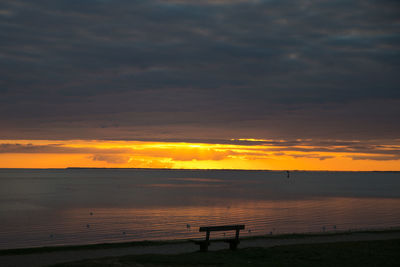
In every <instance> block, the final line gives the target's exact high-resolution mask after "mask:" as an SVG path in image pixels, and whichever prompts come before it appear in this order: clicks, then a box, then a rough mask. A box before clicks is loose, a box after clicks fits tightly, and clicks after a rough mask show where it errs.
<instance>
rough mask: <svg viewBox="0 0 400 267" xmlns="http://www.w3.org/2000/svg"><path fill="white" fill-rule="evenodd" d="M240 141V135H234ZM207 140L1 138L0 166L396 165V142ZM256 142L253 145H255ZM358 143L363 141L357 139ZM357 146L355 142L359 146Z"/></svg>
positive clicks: (392, 168) (365, 168)
mask: <svg viewBox="0 0 400 267" xmlns="http://www.w3.org/2000/svg"><path fill="white" fill-rule="evenodd" d="M232 141H238V140H232ZM239 141H245V142H247V143H246V144H235V143H232V144H229V143H228V144H208V143H178V142H143V141H100V140H92V141H88V140H2V141H0V168H66V167H71V166H73V167H111V168H120V167H123V168H190V169H262V170H351V171H359V170H361V171H372V170H381V171H384V170H386V171H395V170H397V171H398V170H400V160H399V159H398V158H397V157H396V155H394V156H393V155H392V154H391V151H397V150H398V149H399V148H400V146H396V145H376V146H371V144H368V147H369V148H370V151H368V152H365V151H363V152H362V153H360V151H357V150H356V149H354V148H353V147H338V146H333V145H331V146H326V147H323V148H321V147H316V146H313V145H311V143H305V144H303V145H291V146H288V145H286V143H285V141H282V145H279V141H278V145H277V144H275V145H265V144H262V143H261V144H260V141H268V140H254V139H246V140H244V139H243V140H239ZM253 143H254V144H253ZM360 145H362V144H361V143H360ZM360 145H359V146H360Z"/></svg>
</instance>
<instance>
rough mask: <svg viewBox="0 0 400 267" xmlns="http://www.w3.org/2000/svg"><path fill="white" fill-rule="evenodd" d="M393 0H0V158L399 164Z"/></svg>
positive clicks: (291, 165) (30, 163)
mask: <svg viewBox="0 0 400 267" xmlns="http://www.w3.org/2000/svg"><path fill="white" fill-rule="evenodd" d="M399 67H400V2H399V1H394V0H392V1H389V0H381V1H371V0H362V1H361V0H354V1H341V0H331V1H328V0H326V1H325V0H319V1H312V0H310V1H308V0H299V1H289V0H279V1H278V0H276V1H274V0H229V1H228V0H213V1H211V0H146V1H144V0H143V1H138V0H57V1H53V0H35V1H24V0H3V1H1V3H0V167H2V168H64V167H68V166H74V167H78V166H80V167H140V168H143V167H144V168H148V167H150V168H202V169H212V168H228V169H232V168H233V169H280V170H286V169H299V170H306V169H308V170H400V123H399V122H400V121H399V118H400V87H399V84H400V75H399V73H400V68H399Z"/></svg>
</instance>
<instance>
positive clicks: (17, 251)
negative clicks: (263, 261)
mask: <svg viewBox="0 0 400 267" xmlns="http://www.w3.org/2000/svg"><path fill="white" fill-rule="evenodd" d="M390 233H396V234H399V235H400V227H391V228H386V229H354V230H353V229H350V230H345V231H326V232H309V233H286V234H276V235H268V234H266V235H257V236H246V237H241V238H240V240H241V241H242V242H245V241H255V240H259V239H261V240H291V239H303V240H306V239H310V238H316V237H326V238H329V237H340V236H351V235H355V234H390ZM201 239H203V238H200V240H201ZM193 240H197V239H171V240H142V241H128V242H115V243H97V244H83V245H65V246H63V245H60V246H40V247H26V248H11V249H1V250H0V256H7V255H28V254H40V253H49V252H62V251H82V250H101V249H118V248H130V247H154V246H166V245H177V244H189V243H192V242H193ZM212 241H213V242H214V243H223V239H213V240H212Z"/></svg>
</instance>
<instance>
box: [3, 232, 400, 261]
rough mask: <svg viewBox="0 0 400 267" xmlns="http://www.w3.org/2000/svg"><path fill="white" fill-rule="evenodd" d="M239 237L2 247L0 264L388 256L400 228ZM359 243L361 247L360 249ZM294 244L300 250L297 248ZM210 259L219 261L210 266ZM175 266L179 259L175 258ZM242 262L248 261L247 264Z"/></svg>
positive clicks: (399, 237)
mask: <svg viewBox="0 0 400 267" xmlns="http://www.w3.org/2000/svg"><path fill="white" fill-rule="evenodd" d="M240 241H241V242H240V244H239V247H238V250H237V251H230V250H229V249H228V245H227V244H226V243H224V242H218V241H215V240H214V242H213V240H211V246H210V247H209V252H207V253H204V252H199V246H198V245H196V244H195V243H194V242H190V241H189V240H184V241H180V240H174V241H157V242H156V241H154V242H146V241H145V242H131V243H116V244H97V245H85V246H69V247H41V248H31V249H22V250H21V249H19V250H8V251H4V250H3V251H1V252H2V254H0V262H1V266H2V267H12V266H24V267H43V266H53V265H57V266H58V265H60V266H120V264H119V262H120V261H124V260H126V259H127V258H128V261H133V264H136V263H135V262H136V259H138V258H141V259H144V260H143V261H144V263H145V265H143V264H142V263H141V264H140V265H133V264H131V265H128V266H164V265H165V264H162V262H163V261H164V260H165V259H166V258H168V259H169V260H171V261H172V262H173V264H171V265H169V266H176V265H174V264H175V262H176V261H179V259H182V258H188V260H189V262H201V261H202V259H203V258H204V257H206V258H207V257H208V258H209V259H210V260H211V261H212V262H215V260H216V259H217V260H218V258H219V257H221V256H222V257H224V255H228V254H229V255H231V256H229V259H232V257H237V256H238V255H239V258H241V259H242V260H245V262H247V258H248V257H249V256H248V254H247V253H250V254H251V253H252V251H253V252H254V251H255V253H256V254H262V255H265V253H266V254H267V255H271V256H273V255H275V253H271V251H275V250H278V251H283V252H282V253H283V254H282V253H281V254H282V255H283V256H282V259H283V260H284V259H285V258H286V256H287V252H286V250H288V249H289V250H292V249H294V252H293V253H294V255H300V257H303V256H302V255H303V254H304V253H314V251H317V252H318V253H319V254H321V255H325V254H326V253H325V252H321V251H320V248H321V247H327V246H328V249H327V252H329V253H339V252H338V251H343V248H346V247H348V248H349V249H350V250H353V249H356V250H359V251H361V252H362V251H365V246H366V247H367V248H368V247H369V246H370V245H369V244H370V243H373V244H375V245H374V246H376V247H377V248H382V246H384V248H385V249H390V250H393V249H394V250H395V253H392V254H391V257H392V255H397V254H398V253H397V251H398V249H397V246H398V245H400V229H387V230H369V231H368V230H367V231H359V232H350V231H347V232H341V233H316V234H288V235H277V236H257V237H250V238H243V239H240ZM359 246H361V247H362V248H361V249H360V248H359ZM299 250H300V252H298V251H299ZM257 251H258V252H257ZM296 251H297V252H296ZM299 253H300V254H299ZM340 253H341V252H340ZM368 253H369V252H368ZM371 253H372V254H374V253H375V254H376V252H374V250H372V251H371ZM240 255H242V256H240ZM368 255H369V254H368ZM293 257H297V256H293ZM335 257H336V256H334V257H333V258H332V259H335ZM360 257H361V256H360ZM269 258H270V256H268V257H267V258H264V259H263V260H262V261H268V260H269ZM229 259H228V260H229ZM282 259H281V260H282ZM153 260H156V261H157V262H160V261H161V264H158V265H153V264H152V263H151V262H152V261H153ZM109 261H110V263H109ZM103 262H105V263H106V265H104V264H103ZM75 263H78V265H75ZM114 263H115V264H114ZM147 263H149V265H147ZM70 264H71V265H70ZM79 264H80V265H79ZM102 264H103V265H102ZM215 265H218V264H214V265H211V266H215ZM264 265H265V264H264ZM281 265H282V264H281ZM178 266H182V265H179V264H178ZM228 266H231V265H228ZM243 266H245V265H243ZM247 266H252V265H251V264H250V265H247Z"/></svg>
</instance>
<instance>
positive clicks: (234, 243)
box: [194, 225, 244, 251]
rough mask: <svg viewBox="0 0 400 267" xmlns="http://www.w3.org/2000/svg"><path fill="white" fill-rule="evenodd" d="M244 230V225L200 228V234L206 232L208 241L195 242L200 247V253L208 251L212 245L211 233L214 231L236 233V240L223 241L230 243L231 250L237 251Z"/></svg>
mask: <svg viewBox="0 0 400 267" xmlns="http://www.w3.org/2000/svg"><path fill="white" fill-rule="evenodd" d="M243 229H244V225H222V226H207V227H200V229H199V232H206V240H199V241H194V242H195V243H196V244H197V245H200V251H207V250H208V246H209V245H210V232H214V231H233V230H235V231H236V235H235V238H228V239H222V241H224V242H226V243H229V248H230V249H231V250H236V249H237V245H238V244H239V243H240V241H239V232H240V230H243ZM220 240H221V239H220Z"/></svg>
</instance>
